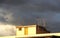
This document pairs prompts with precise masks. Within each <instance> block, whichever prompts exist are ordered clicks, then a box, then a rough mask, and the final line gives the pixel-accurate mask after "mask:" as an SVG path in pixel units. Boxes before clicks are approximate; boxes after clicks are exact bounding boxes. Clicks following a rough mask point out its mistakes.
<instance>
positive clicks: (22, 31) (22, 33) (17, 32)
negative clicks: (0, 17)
mask: <svg viewBox="0 0 60 38" xmlns="http://www.w3.org/2000/svg"><path fill="white" fill-rule="evenodd" d="M16 30H17V31H16V36H21V35H24V28H22V30H21V31H19V29H18V28H17V29H16Z"/></svg>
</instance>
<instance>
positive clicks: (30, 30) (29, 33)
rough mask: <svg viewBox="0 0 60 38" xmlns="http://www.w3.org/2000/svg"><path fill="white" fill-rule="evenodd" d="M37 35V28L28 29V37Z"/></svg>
mask: <svg viewBox="0 0 60 38" xmlns="http://www.w3.org/2000/svg"><path fill="white" fill-rule="evenodd" d="M33 34H36V27H29V28H28V35H33Z"/></svg>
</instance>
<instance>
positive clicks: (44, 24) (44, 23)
mask: <svg viewBox="0 0 60 38" xmlns="http://www.w3.org/2000/svg"><path fill="white" fill-rule="evenodd" d="M42 21H43V26H44V27H46V22H45V19H42Z"/></svg>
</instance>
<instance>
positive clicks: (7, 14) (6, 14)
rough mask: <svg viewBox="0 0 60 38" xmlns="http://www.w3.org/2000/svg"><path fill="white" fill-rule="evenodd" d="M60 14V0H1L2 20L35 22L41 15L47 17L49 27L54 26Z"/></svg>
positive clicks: (0, 15)
mask: <svg viewBox="0 0 60 38" xmlns="http://www.w3.org/2000/svg"><path fill="white" fill-rule="evenodd" d="M59 14H60V0H0V20H1V21H0V22H5V23H11V24H35V23H36V18H37V17H39V18H46V19H47V22H48V27H54V26H53V25H55V26H56V24H55V23H56V22H57V23H58V21H59V19H60V18H59ZM54 18H55V19H54ZM57 19H58V20H57ZM59 22H60V21H59ZM58 26H59V25H58ZM55 28H56V27H55ZM51 29H54V28H50V30H51ZM57 29H58V28H57Z"/></svg>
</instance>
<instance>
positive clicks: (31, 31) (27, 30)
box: [16, 25, 49, 36]
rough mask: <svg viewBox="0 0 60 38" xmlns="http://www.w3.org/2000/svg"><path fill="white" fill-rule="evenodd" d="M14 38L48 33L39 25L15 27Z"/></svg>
mask: <svg viewBox="0 0 60 38" xmlns="http://www.w3.org/2000/svg"><path fill="white" fill-rule="evenodd" d="M16 28H17V29H16V36H23V35H36V34H39V33H49V31H47V30H46V29H45V28H44V27H41V26H39V25H27V26H17V27H16Z"/></svg>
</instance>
